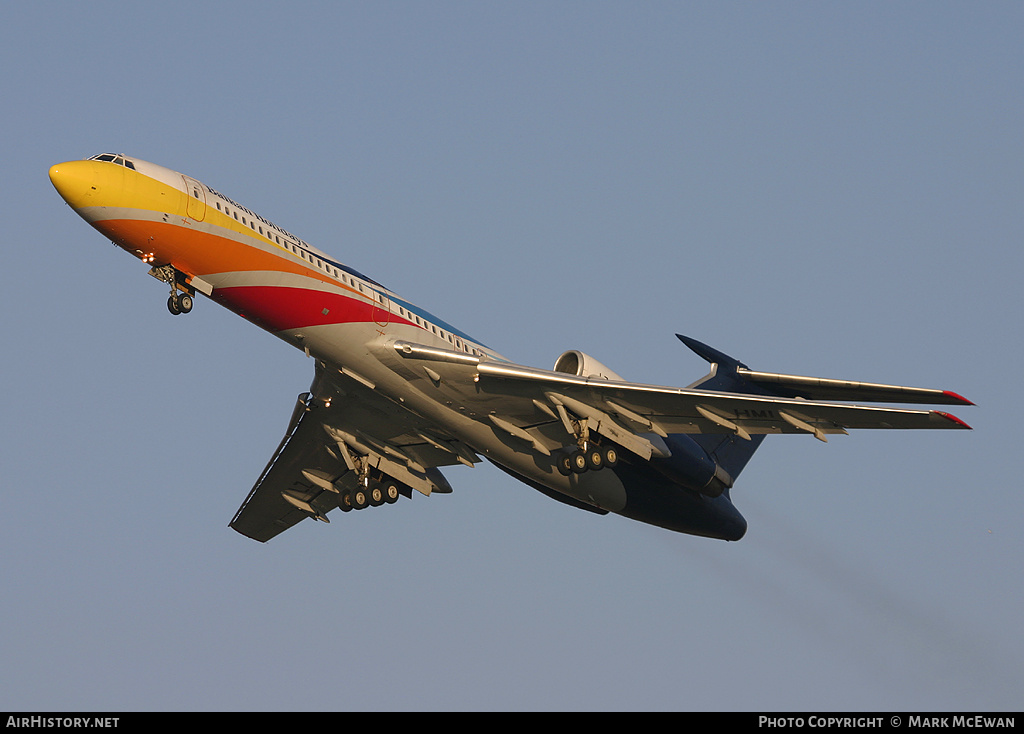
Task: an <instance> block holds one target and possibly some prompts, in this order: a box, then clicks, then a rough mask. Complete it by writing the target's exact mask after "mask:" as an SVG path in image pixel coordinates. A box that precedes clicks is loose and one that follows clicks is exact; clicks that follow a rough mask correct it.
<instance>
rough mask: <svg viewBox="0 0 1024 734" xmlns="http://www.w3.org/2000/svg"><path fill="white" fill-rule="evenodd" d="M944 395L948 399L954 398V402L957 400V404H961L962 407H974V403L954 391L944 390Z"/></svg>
mask: <svg viewBox="0 0 1024 734" xmlns="http://www.w3.org/2000/svg"><path fill="white" fill-rule="evenodd" d="M942 394H943V395H945V396H947V397H949V398H952V399H953V400H955V401H956V402H958V403H960V404H962V405H974V403H972V402H971V401H970V400H968V399H967V398H965V397H964V396H963V395H957V394H956V393H955V392H953V391H952V390H943V391H942Z"/></svg>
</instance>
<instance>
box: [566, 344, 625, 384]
mask: <svg viewBox="0 0 1024 734" xmlns="http://www.w3.org/2000/svg"><path fill="white" fill-rule="evenodd" d="M554 370H555V372H563V373H565V374H569V375H577V376H578V377H597V378H600V379H602V380H622V377H620V376H619V375H617V374H616V373H615V372H612V371H611V370H610V369H608V368H607V367H605V366H604V365H603V364H601V363H600V362H598V361H597V360H596V359H594V358H593V357H591V356H590V355H589V354H584V353H583V352H580V351H578V350H576V349H572V350H570V351H568V352H565V353H564V354H563V355H562V356H561V357H559V358H558V361H556V362H555V367H554Z"/></svg>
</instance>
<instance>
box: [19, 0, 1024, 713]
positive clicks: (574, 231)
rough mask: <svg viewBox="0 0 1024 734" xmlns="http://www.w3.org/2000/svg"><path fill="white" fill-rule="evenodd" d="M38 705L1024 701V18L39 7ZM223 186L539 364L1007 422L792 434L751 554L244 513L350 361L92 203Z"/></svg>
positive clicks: (506, 522)
mask: <svg viewBox="0 0 1024 734" xmlns="http://www.w3.org/2000/svg"><path fill="white" fill-rule="evenodd" d="M0 14H2V15H3V16H4V17H3V20H4V22H3V23H2V24H0V59H2V61H3V68H5V69H7V70H8V73H7V74H5V75H4V80H3V81H2V82H0V85H2V87H0V88H2V90H3V99H4V105H3V109H2V111H0V116H2V125H3V130H4V132H5V137H6V139H7V141H8V145H7V150H6V155H5V162H4V172H5V174H6V180H7V185H6V186H5V196H4V207H5V210H4V215H5V216H4V222H5V234H6V237H5V239H6V246H5V248H4V254H5V267H4V269H3V274H2V276H0V282H2V286H3V287H2V289H0V306H2V308H0V328H2V333H3V335H4V341H5V343H6V344H7V356H6V358H5V360H4V374H5V378H6V380H5V384H6V389H5V390H4V391H3V393H2V398H0V406H2V414H3V415H4V417H5V419H4V421H3V423H2V427H0V431H2V438H3V440H2V441H0V457H2V461H3V466H4V469H5V470H4V472H3V479H2V487H3V497H4V500H5V507H6V513H5V518H6V520H5V529H4V532H3V533H2V534H0V584H2V587H3V589H4V593H3V595H2V597H0V599H2V601H0V610H2V617H3V619H4V625H3V626H2V630H0V650H2V655H0V657H2V660H3V662H2V663H0V671H2V684H0V708H4V709H8V710H55V711H57V710H59V711H69V710H76V709H77V710H84V709H88V710H95V711H103V710H154V709H159V710H259V709H270V710H303V711H305V710H310V709H342V710H354V709H361V710H362V709H369V710H404V709H484V710H488V709H527V710H546V709H582V710H595V709H683V710H691V709H696V710H762V709H769V710H786V709H800V710H827V709H843V710H860V709H869V710H914V709H916V710H947V709H953V710H975V709H1004V710H1005V709H1008V710H1013V709H1019V707H1020V684H1019V681H1020V679H1021V676H1022V673H1024V641H1022V636H1021V635H1020V634H1019V620H1020V619H1021V616H1022V612H1024V608H1022V607H1024V594H1022V582H1021V574H1020V567H1021V562H1022V560H1024V540H1022V534H1021V530H1020V525H1021V517H1022V515H1024V499H1022V493H1021V479H1020V470H1021V460H1020V450H1019V445H1020V438H1019V435H1020V427H1019V425H1018V424H1017V422H1016V420H1015V416H1016V415H1018V414H1019V412H1020V410H1021V408H1022V399H1021V398H1022V392H1024V391H1022V388H1021V381H1020V377H1019V375H1018V374H1017V372H1018V367H1019V365H1020V364H1021V363H1022V362H1024V347H1022V340H1021V338H1020V331H1021V316H1022V315H1024V314H1022V303H1021V296H1020V290H1019V282H1018V281H1019V279H1020V274H1021V272H1022V264H1024V262H1022V261H1024V258H1022V255H1021V248H1020V242H1021V237H1022V235H1024V214H1022V212H1024V207H1022V206H1021V195H1022V193H1024V186H1022V173H1021V171H1022V170H1024V142H1022V140H1024V138H1022V136H1021V130H1022V129H1024V101H1022V97H1021V95H1020V90H1021V89H1022V88H1024V52H1022V50H1021V44H1020V36H1021V31H1022V28H1024V9H1022V7H1021V6H1020V4H1019V3H1000V2H989V3H979V4H973V3H972V4H968V3H944V2H928V3H923V2H909V3H899V4H891V3H871V2H864V3H848V4H834V3H830V4H825V3H800V2H794V3H718V2H716V3H696V2H694V3H655V2H650V3H640V4H638V3H610V2H607V3H574V2H561V3H531V2H518V3H501V4H497V3H445V2H439V3H412V2H409V3H389V2H375V3H345V2H331V3H326V2H325V3H301V2H300V3H290V4H287V5H285V4H269V3H264V4H261V3H217V2H213V3H209V2H205V3H190V2H184V3H176V4H173V5H170V6H168V5H162V6H156V5H151V4H147V3H119V2H97V3H90V4H88V5H82V4H74V3H63V2H58V3H47V2H39V3H31V4H21V5H19V6H18V7H16V8H15V7H13V6H12V7H10V8H7V9H5V10H3V11H0ZM101 151H118V152H124V153H127V154H130V155H134V156H138V157H140V158H143V159H146V160H151V161H153V162H155V163H159V164H161V165H165V166H168V167H170V168H174V169H176V170H180V171H184V172H187V173H188V174H189V175H192V176H195V177H196V178H198V179H200V180H202V181H204V182H205V183H207V184H209V185H211V186H213V187H214V188H216V189H218V190H220V191H223V192H225V193H226V194H227V195H228V196H230V197H232V198H233V199H235V200H236V201H239V202H241V203H242V204H244V205H245V206H247V207H249V208H250V209H253V210H254V211H258V212H260V213H261V214H262V215H263V216H265V217H267V218H268V219H271V220H273V221H274V222H276V223H278V224H280V225H281V226H283V227H285V228H287V229H289V230H290V231H292V232H295V233H296V234H297V235H298V236H300V237H302V238H303V239H305V240H306V241H308V242H310V243H312V244H314V245H316V246H317V247H319V248H321V249H323V250H325V251H327V252H328V253H330V254H332V255H333V256H335V257H337V258H338V259H339V260H341V261H342V262H345V263H346V264H348V265H350V266H352V267H354V268H356V269H358V270H360V271H362V272H364V273H366V274H367V275H369V276H370V277H372V278H374V279H376V280H379V281H380V282H382V283H384V284H385V285H387V286H388V287H390V288H392V289H394V290H395V291H397V292H398V293H400V294H402V295H403V296H404V297H406V298H408V299H409V300H411V301H412V302H414V303H416V304H418V305H420V306H423V307H424V308H427V309H428V310H430V311H431V312H432V313H434V314H436V315H437V316H439V317H441V318H443V319H445V320H447V321H449V322H451V323H452V324H454V325H455V326H457V327H458V328H460V329H462V330H464V331H466V332H467V333H470V334H473V335H474V336H475V337H477V338H479V339H481V340H483V341H484V342H485V343H487V344H489V345H490V346H493V347H494V348H495V349H497V350H498V351H500V352H502V353H503V354H505V355H506V356H508V357H510V358H512V359H515V360H517V361H519V362H522V363H524V364H529V365H534V366H542V367H548V366H550V365H551V364H553V363H554V361H555V359H556V358H557V356H558V355H559V354H560V353H561V352H562V351H564V350H566V349H581V350H583V351H585V352H588V353H590V354H593V355H594V356H595V357H597V358H598V359H599V360H601V361H602V362H604V363H605V364H607V365H608V366H609V367H611V368H612V369H614V370H615V371H616V372H618V373H620V374H622V375H624V376H625V377H627V378H629V379H634V380H637V381H642V382H648V383H656V384H669V385H685V384H689V383H690V382H692V381H693V380H695V379H696V378H698V377H700V376H701V375H702V374H704V371H705V367H706V365H705V364H704V363H703V362H701V361H700V360H699V359H698V358H696V357H695V356H694V355H692V354H690V353H689V352H688V351H687V350H686V349H685V348H683V347H682V346H681V345H680V344H679V342H678V341H677V340H676V339H675V337H674V336H673V334H674V333H676V332H680V333H684V334H688V335H691V336H693V337H695V338H697V339H700V340H702V341H704V342H707V343H709V344H711V345H713V346H715V347H717V348H719V349H721V350H723V351H725V352H727V353H729V354H732V355H734V356H736V357H737V358H739V359H741V360H743V361H744V362H746V363H747V364H749V365H750V366H751V367H753V368H755V369H764V370H770V371H782V372H794V373H798V374H811V375H820V376H827V377H837V378H846V379H860V380H870V381H879V382H890V383H897V384H909V385H917V386H923V387H938V388H942V389H950V390H955V391H957V392H960V393H962V394H964V395H965V396H967V397H968V398H970V399H972V400H973V401H975V402H976V403H977V407H974V408H965V409H959V410H956V411H954V412H956V413H957V414H958V415H959V416H960V417H961V418H963V419H964V420H966V421H967V422H968V423H970V424H972V425H973V426H974V428H975V430H974V431H973V432H971V433H969V434H968V433H960V432H951V433H948V434H947V433H938V432H936V433H927V432H922V433H888V434H887V433H884V432H877V433H857V434H853V435H850V436H847V437H836V438H834V439H832V440H830V442H829V443H828V444H827V445H825V444H821V443H819V442H817V441H814V440H813V439H810V438H803V437H799V436H792V437H778V438H775V439H769V440H768V441H766V442H765V444H764V446H763V447H762V449H761V450H760V452H759V453H758V454H757V455H756V456H755V458H754V459H753V461H752V462H751V463H750V465H749V466H748V467H747V469H746V471H745V472H744V474H743V476H742V477H741V479H740V481H739V482H738V483H737V487H736V489H735V490H734V493H733V498H734V500H735V502H736V504H737V506H738V507H739V508H740V510H741V511H742V512H743V513H744V514H745V516H746V517H747V520H748V522H749V527H750V529H749V531H748V534H747V536H746V538H744V539H743V540H742V541H740V542H739V543H734V544H727V543H723V542H716V541H709V540H703V539H698V538H691V537H687V536H681V535H676V534H672V533H669V532H667V531H663V530H659V529H655V528H651V527H647V526H644V525H641V524H638V523H635V522H632V521H629V520H626V519H623V518H619V517H615V516H609V517H603V518H602V517H596V516H593V515H590V514H588V513H583V512H579V511H575V510H572V509H570V508H567V507H564V506H562V505H559V504H557V503H555V502H552V501H551V500H549V499H547V498H545V497H543V496H541V495H540V494H538V493H536V492H534V491H532V490H530V489H529V488H527V487H525V486H522V485H519V484H517V483H516V482H514V481H513V480H511V479H510V478H508V477H506V476H505V475H504V474H502V473H501V472H499V471H498V470H496V469H494V468H491V467H485V466H479V467H477V468H475V469H468V468H463V467H459V468H457V469H455V470H452V471H450V472H447V475H448V478H449V480H450V481H451V483H452V484H453V485H454V487H455V493H454V494H452V495H449V496H442V497H433V498H430V499H425V498H415V499H414V500H413V501H411V502H403V503H399V504H398V505H396V506H394V507H389V508H386V509H382V510H380V511H369V512H364V513H359V514H358V515H345V516H341V517H339V518H338V519H337V520H336V521H335V522H333V523H332V524H331V525H329V526H325V525H322V524H314V523H312V522H308V523H303V524H301V525H300V526H298V527H296V528H295V529H293V530H291V531H289V532H288V533H286V534H285V535H283V536H281V537H279V538H278V539H276V540H274V541H273V542H271V543H269V544H266V545H260V544H257V543H254V542H252V541H249V540H247V539H245V538H243V537H242V536H240V535H238V534H236V533H234V532H233V531H231V530H230V529H229V528H228V527H227V523H228V521H229V520H230V518H231V516H232V515H233V513H234V511H235V510H236V509H237V507H238V505H239V504H240V503H241V501H242V499H243V498H244V497H245V495H246V493H247V492H248V490H249V488H250V487H251V485H252V483H253V482H254V481H255V479H256V478H257V476H258V475H259V473H260V471H261V470H262V468H263V466H264V465H265V463H266V461H267V460H268V459H269V457H270V455H271V453H272V452H273V450H274V448H275V447H276V446H277V443H278V441H279V440H280V438H281V435H282V433H283V431H284V429H285V425H286V423H287V420H288V417H289V415H290V411H291V407H292V403H293V401H294V398H295V396H296V395H297V394H298V393H300V392H303V391H304V390H305V389H306V388H307V387H308V386H309V383H310V381H311V380H312V372H313V366H312V363H311V362H309V361H308V360H307V359H306V358H305V357H304V356H303V355H302V354H301V353H300V352H297V351H295V350H293V349H290V348H289V347H287V345H285V344H284V343H283V342H279V341H278V340H276V339H274V338H272V337H271V336H270V335H268V334H265V333H263V332H261V331H259V330H258V329H256V328H254V327H253V326H251V325H250V324H247V323H245V322H243V321H241V320H239V319H237V318H235V317H234V316H232V315H231V314H230V313H227V312H226V311H223V310H222V309H219V308H218V307H216V306H215V305H214V304H213V303H212V302H209V301H206V300H204V299H200V300H199V302H198V303H197V305H196V308H195V310H194V311H193V312H192V314H190V315H189V316H188V317H178V318H174V317H171V316H170V315H169V314H168V313H167V312H166V309H165V306H164V300H165V296H166V294H165V286H164V285H162V284H160V283H159V282H157V281H155V280H153V279H152V278H149V277H147V276H146V274H145V268H144V267H143V266H141V265H140V264H139V263H138V262H136V261H134V260H132V259H131V258H129V257H128V256H126V255H124V253H122V252H120V251H119V250H116V249H115V248H113V247H111V246H110V244H109V243H107V242H105V241H104V240H103V239H102V237H100V236H99V235H98V234H97V233H95V232H94V231H92V230H91V229H90V228H89V227H87V226H86V225H85V224H84V223H83V222H81V221H80V220H79V219H78V217H76V216H75V215H74V214H73V213H72V212H71V211H70V210H69V209H68V208H67V207H66V206H65V205H64V203H63V202H62V201H61V199H60V198H59V197H58V196H57V194H56V192H54V191H53V190H52V187H51V186H50V183H49V181H48V179H47V176H46V171H47V168H48V167H49V166H50V165H52V164H53V163H57V162H60V161H64V160H68V159H74V158H84V157H87V156H89V155H92V154H94V153H97V152H101Z"/></svg>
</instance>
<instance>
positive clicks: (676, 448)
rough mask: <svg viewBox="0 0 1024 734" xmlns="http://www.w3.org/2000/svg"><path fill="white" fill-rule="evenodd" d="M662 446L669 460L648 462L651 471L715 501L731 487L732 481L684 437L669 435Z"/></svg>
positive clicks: (700, 449)
mask: <svg viewBox="0 0 1024 734" xmlns="http://www.w3.org/2000/svg"><path fill="white" fill-rule="evenodd" d="M663 443H664V445H665V447H666V448H667V449H668V451H669V452H670V453H671V456H668V457H667V458H659V457H655V458H653V459H651V463H650V466H651V468H652V469H656V470H657V471H658V472H660V473H661V474H662V475H664V476H665V477H667V478H669V479H671V480H672V481H674V482H678V483H679V484H681V485H683V486H684V487H687V488H688V489H692V490H694V491H695V492H700V493H701V494H703V495H706V496H708V497H717V496H718V495H720V494H722V492H724V491H725V490H727V489H729V488H730V487H732V481H733V480H732V477H731V476H729V473H728V472H727V471H725V469H723V468H722V467H720V466H719V465H718V464H717V463H716V462H715V460H714V459H712V458H711V457H710V456H708V454H707V452H706V451H705V450H704V449H703V448H701V447H700V446H699V445H698V444H697V442H696V441H694V440H693V439H692V438H690V437H689V436H687V435H686V434H683V433H673V434H670V435H669V436H667V437H666V438H665V439H664V440H663Z"/></svg>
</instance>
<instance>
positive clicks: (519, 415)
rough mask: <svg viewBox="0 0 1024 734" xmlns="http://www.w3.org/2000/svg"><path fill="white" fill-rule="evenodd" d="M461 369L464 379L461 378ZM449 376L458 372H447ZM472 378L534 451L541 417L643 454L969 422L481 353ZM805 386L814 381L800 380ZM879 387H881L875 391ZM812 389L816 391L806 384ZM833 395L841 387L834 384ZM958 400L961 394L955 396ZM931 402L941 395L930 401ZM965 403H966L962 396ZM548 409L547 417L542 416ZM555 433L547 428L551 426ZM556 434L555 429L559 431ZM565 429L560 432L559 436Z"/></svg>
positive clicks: (859, 386)
mask: <svg viewBox="0 0 1024 734" xmlns="http://www.w3.org/2000/svg"><path fill="white" fill-rule="evenodd" d="M395 347H396V352H397V353H398V354H399V355H401V356H403V357H405V358H406V359H409V360H427V361H431V362H433V364H434V367H435V368H436V370H437V371H438V372H440V371H441V370H445V369H446V368H454V365H452V364H451V363H453V362H461V363H465V362H466V360H465V359H464V358H460V359H455V358H453V357H450V356H446V355H444V354H442V353H441V350H436V349H433V348H430V347H423V346H420V345H412V344H408V343H399V344H396V345H395ZM465 374H466V373H465V371H463V372H462V375H461V376H462V379H465ZM453 376H454V374H453ZM472 379H473V380H475V382H476V390H477V392H478V394H479V396H480V397H481V399H485V400H486V404H487V405H488V406H489V408H490V409H491V414H490V417H491V422H492V423H494V424H495V426H497V427H498V429H499V430H502V429H503V430H505V431H507V432H508V433H509V434H511V435H513V436H519V437H520V438H522V439H523V440H524V441H529V440H530V439H531V437H532V439H533V441H532V442H533V446H534V448H535V449H536V450H539V451H541V452H542V453H543V452H545V451H549V450H550V449H551V448H553V446H552V445H551V441H550V440H545V438H544V436H543V435H541V434H543V433H544V431H542V430H539V427H540V426H541V424H542V423H544V422H547V423H557V422H559V421H560V422H561V423H562V425H563V426H564V427H565V432H566V433H571V432H572V425H573V422H576V423H578V422H579V420H580V419H586V421H587V424H588V428H589V430H592V431H596V432H597V433H599V434H602V435H604V436H606V437H607V438H609V439H610V440H612V441H615V442H616V443H618V444H620V445H621V446H623V447H624V448H626V449H628V450H630V451H632V452H633V453H636V454H638V455H640V456H641V457H642V458H645V459H649V458H650V457H651V455H652V453H653V452H655V451H656V450H657V449H656V447H655V446H654V445H653V444H652V443H651V440H650V436H651V435H652V434H656V435H660V436H666V435H668V434H671V433H689V434H696V433H717V434H734V435H737V436H739V437H740V438H748V439H749V438H750V437H751V436H752V435H756V434H769V433H806V434H810V435H813V436H815V437H816V438H818V439H820V440H822V441H825V440H827V439H826V435H827V434H835V433H846V432H847V430H848V429H880V428H888V429H968V428H970V426H968V425H967V424H966V423H964V422H963V421H961V420H960V419H958V418H956V417H954V416H952V415H950V414H948V413H945V412H941V411H936V410H909V409H903V408H889V407H875V406H864V405H846V404H841V403H835V402H825V401H820V400H807V399H804V398H801V397H777V396H769V395H759V394H746V393H731V392H716V391H712V390H701V389H699V388H677V387H662V386H657V385H643V384H637V383H631V382H625V381H618V380H607V379H604V378H594V377H581V376H577V375H574V374H565V373H560V372H553V371H550V370H540V369H534V368H530V367H524V366H521V365H516V364H511V363H508V362H498V361H490V360H477V362H476V364H475V365H473V375H472ZM799 380H803V381H805V382H807V383H808V385H810V384H811V383H812V382H813V383H814V384H817V383H816V382H814V381H813V380H812V378H799ZM846 385H847V386H848V389H847V390H846V391H845V392H844V393H843V396H844V397H847V398H856V397H858V396H859V395H879V394H882V395H885V396H886V397H888V399H891V396H892V395H895V394H904V395H906V396H907V397H906V402H920V398H922V397H925V396H932V395H937V396H941V395H954V394H953V393H944V392H943V391H930V390H919V389H917V388H900V387H898V386H876V385H871V384H868V383H846ZM882 387H885V388H886V389H885V390H881V388H882ZM807 389H808V390H812V389H821V388H815V387H810V386H809V387H808V388H807ZM836 392H838V391H836ZM957 397H959V396H957ZM935 402H942V400H941V399H940V400H936V401H935ZM960 402H961V404H969V403H968V401H966V400H964V399H962V398H960ZM542 415H547V420H546V421H545V420H543V419H542V418H541V416H542ZM547 435H548V436H551V435H552V434H551V432H550V431H548V432H547ZM555 435H557V434H555ZM562 435H564V434H562Z"/></svg>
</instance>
